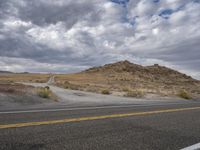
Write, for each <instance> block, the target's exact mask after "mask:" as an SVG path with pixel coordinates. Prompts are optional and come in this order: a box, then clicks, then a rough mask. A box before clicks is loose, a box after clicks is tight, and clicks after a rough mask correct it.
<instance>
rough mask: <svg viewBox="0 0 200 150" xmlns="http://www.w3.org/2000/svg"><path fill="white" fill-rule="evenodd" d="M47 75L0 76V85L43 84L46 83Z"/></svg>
mask: <svg viewBox="0 0 200 150" xmlns="http://www.w3.org/2000/svg"><path fill="white" fill-rule="evenodd" d="M49 77H50V75H49V74H22V73H21V74H0V83H2V82H10V83H12V82H37V83H45V82H47V81H48V79H49Z"/></svg>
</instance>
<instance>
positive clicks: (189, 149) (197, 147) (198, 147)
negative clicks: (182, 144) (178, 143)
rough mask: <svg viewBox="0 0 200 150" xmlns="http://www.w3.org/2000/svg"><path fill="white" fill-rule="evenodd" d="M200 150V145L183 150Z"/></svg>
mask: <svg viewBox="0 0 200 150" xmlns="http://www.w3.org/2000/svg"><path fill="white" fill-rule="evenodd" d="M199 149H200V143H197V144H194V145H192V146H188V147H186V148H183V149H181V150H199Z"/></svg>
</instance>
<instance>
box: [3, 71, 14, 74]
mask: <svg viewBox="0 0 200 150" xmlns="http://www.w3.org/2000/svg"><path fill="white" fill-rule="evenodd" d="M3 73H13V72H10V71H2V70H0V74H3Z"/></svg>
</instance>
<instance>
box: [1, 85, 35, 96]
mask: <svg viewBox="0 0 200 150" xmlns="http://www.w3.org/2000/svg"><path fill="white" fill-rule="evenodd" d="M32 89H33V87H32V86H27V85H23V84H18V83H0V93H7V94H25V93H27V92H30V91H31V90H32Z"/></svg>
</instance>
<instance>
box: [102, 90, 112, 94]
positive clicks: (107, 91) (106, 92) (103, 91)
mask: <svg viewBox="0 0 200 150" xmlns="http://www.w3.org/2000/svg"><path fill="white" fill-rule="evenodd" d="M101 94H105V95H109V94H110V91H109V90H108V89H104V90H102V91H101Z"/></svg>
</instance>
